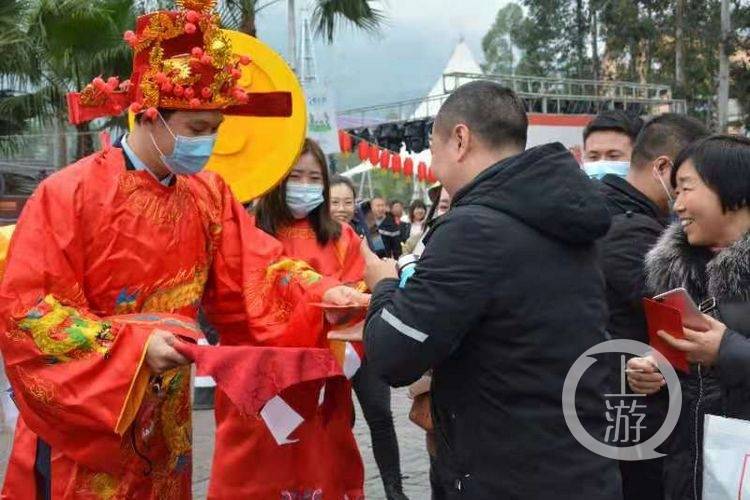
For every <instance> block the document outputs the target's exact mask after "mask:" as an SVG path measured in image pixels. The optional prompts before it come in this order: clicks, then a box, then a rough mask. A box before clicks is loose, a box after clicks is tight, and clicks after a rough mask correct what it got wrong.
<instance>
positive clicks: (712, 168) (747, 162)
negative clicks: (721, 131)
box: [670, 135, 750, 212]
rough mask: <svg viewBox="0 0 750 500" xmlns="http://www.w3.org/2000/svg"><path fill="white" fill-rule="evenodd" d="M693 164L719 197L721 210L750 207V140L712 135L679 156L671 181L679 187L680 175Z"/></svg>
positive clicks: (690, 146) (673, 185)
mask: <svg viewBox="0 0 750 500" xmlns="http://www.w3.org/2000/svg"><path fill="white" fill-rule="evenodd" d="M687 160H691V161H692V162H693V165H695V170H697V171H698V175H700V176H701V179H702V180H703V182H705V183H706V185H707V186H708V187H710V188H711V189H712V190H713V191H714V192H715V193H716V194H717V195H718V197H719V200H720V201H721V208H722V209H723V210H724V211H725V212H726V211H728V210H731V211H733V210H739V209H741V208H743V207H747V206H748V204H749V203H750V139H748V138H747V137H741V136H739V135H712V136H710V137H706V138H704V139H700V140H698V141H696V142H694V143H692V144H691V145H689V146H688V147H686V148H685V149H683V150H682V152H680V154H679V155H678V156H677V159H676V160H675V165H674V168H673V169H672V174H671V177H670V182H671V183H672V187H673V188H676V187H677V171H678V170H679V169H680V167H681V166H682V164H683V163H685V162H686V161H687Z"/></svg>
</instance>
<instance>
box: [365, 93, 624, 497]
mask: <svg viewBox="0 0 750 500" xmlns="http://www.w3.org/2000/svg"><path fill="white" fill-rule="evenodd" d="M527 128H528V119H527V116H526V111H525V106H524V103H523V101H522V100H521V99H520V98H519V97H518V96H517V95H516V94H515V93H514V92H513V91H511V90H510V89H507V88H505V87H502V86H501V85H499V84H497V83H494V82H489V81H478V82H472V83H468V84H465V85H463V86H461V87H459V88H458V89H456V90H455V91H454V92H453V93H452V94H451V95H450V96H449V97H448V99H447V100H446V101H445V103H444V104H443V106H442V108H441V109H440V111H439V113H438V116H437V118H436V120H435V126H434V132H433V136H432V145H431V150H432V158H433V163H432V166H433V169H434V171H435V173H436V175H437V177H438V180H439V181H440V182H441V183H442V185H443V186H444V187H445V189H446V190H447V191H448V193H450V194H451V195H452V196H453V204H452V207H451V210H450V211H449V212H448V213H447V214H446V215H444V216H443V217H442V218H441V219H440V220H439V221H438V222H437V223H436V224H435V226H434V227H433V229H432V231H430V233H429V234H428V238H426V242H425V245H426V248H425V251H424V253H423V254H422V257H421V259H420V260H419V261H418V262H417V263H416V265H415V268H414V272H413V273H412V274H411V277H410V278H409V279H402V280H399V279H398V276H397V272H396V269H394V266H393V265H392V262H388V261H382V260H380V259H378V258H377V257H376V256H375V255H374V254H373V253H372V252H370V251H369V250H368V249H367V247H366V246H365V245H363V252H365V261H366V266H367V268H366V271H365V279H366V281H367V283H368V286H370V287H371V289H372V290H374V292H373V296H372V302H371V304H370V308H369V311H368V316H367V321H366V325H365V331H364V339H365V346H366V354H367V356H368V363H370V364H371V366H372V367H373V369H374V370H375V371H376V372H377V373H378V374H379V375H380V376H382V377H383V378H385V379H386V380H387V381H388V382H389V383H390V384H391V385H392V386H404V385H408V384H411V383H413V382H415V381H416V380H417V379H419V378H420V377H421V376H422V375H423V374H424V373H425V372H427V371H428V370H429V369H432V373H433V379H432V391H431V394H432V418H433V420H434V425H435V431H436V434H437V436H438V445H437V455H436V471H435V479H436V482H437V483H439V484H440V485H441V486H442V489H444V490H445V492H446V495H445V496H446V497H447V498H472V499H495V498H534V499H542V500H544V499H557V498H586V499H596V500H604V499H607V500H609V499H612V500H614V499H619V498H621V484H620V479H619V471H618V468H617V463H616V462H615V461H613V460H609V459H606V458H603V457H601V456H599V455H597V454H595V453H593V452H591V451H589V450H588V449H586V448H585V447H584V446H582V445H581V444H580V443H579V442H578V441H577V440H576V439H575V437H574V436H573V435H572V434H571V432H570V431H569V430H568V428H567V425H566V423H565V418H564V415H563V409H562V399H561V395H562V389H563V382H564V380H565V377H566V374H567V373H568V370H569V369H570V367H571V366H572V365H573V363H574V362H575V360H576V359H577V358H578V357H579V356H580V355H581V354H582V353H583V352H585V351H586V350H587V349H589V348H591V347H593V346H595V345H597V344H599V343H600V342H602V341H603V340H604V339H605V336H604V326H605V321H606V302H605V291H604V284H603V281H602V279H601V269H600V267H599V265H598V259H597V253H596V246H595V242H596V240H598V239H599V238H601V237H602V236H604V235H605V234H606V232H607V230H608V229H609V225H610V215H609V213H608V211H607V207H606V204H605V200H604V198H603V197H602V196H601V195H600V194H599V193H598V191H597V189H596V186H595V184H594V183H593V182H592V181H591V180H590V179H588V178H587V177H586V176H585V175H584V174H583V173H582V172H581V169H580V167H579V165H578V163H577V162H576V161H575V159H574V158H573V157H572V156H571V155H570V153H569V152H568V151H567V150H566V149H565V147H564V146H563V145H561V144H559V143H554V144H548V145H544V146H539V147H535V148H532V149H529V150H527V151H524V149H525V146H526V137H527ZM573 312H574V313H573ZM607 374H608V369H607V367H606V366H605V365H604V364H595V365H593V366H592V367H591V368H589V370H588V371H587V375H588V376H587V377H586V378H584V379H582V380H581V381H580V383H579V385H578V390H577V398H576V406H577V409H578V414H579V416H580V417H581V419H582V420H585V421H586V422H587V423H588V425H589V427H590V430H591V432H592V433H593V434H594V435H595V436H597V438H598V439H600V440H601V439H603V438H604V434H605V429H606V426H607V422H606V418H605V414H604V412H603V411H602V408H604V407H605V401H604V394H605V391H606V385H605V383H606V378H607Z"/></svg>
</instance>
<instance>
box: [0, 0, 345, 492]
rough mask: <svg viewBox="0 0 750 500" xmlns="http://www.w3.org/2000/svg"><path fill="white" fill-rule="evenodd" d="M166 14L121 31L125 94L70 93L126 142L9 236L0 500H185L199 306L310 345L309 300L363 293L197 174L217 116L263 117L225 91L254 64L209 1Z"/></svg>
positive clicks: (236, 328) (102, 85) (214, 180)
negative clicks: (10, 401)
mask: <svg viewBox="0 0 750 500" xmlns="http://www.w3.org/2000/svg"><path fill="white" fill-rule="evenodd" d="M178 5H179V6H180V7H181V9H180V10H178V11H175V12H157V13H153V14H150V15H147V16H144V17H142V18H140V19H139V20H138V29H137V32H136V33H132V32H129V33H128V34H126V40H127V41H128V42H129V43H130V44H131V45H132V46H133V48H134V51H135V60H134V72H133V77H132V79H131V81H130V82H124V83H123V84H119V82H118V81H117V80H116V79H110V80H108V81H104V80H102V79H97V80H95V81H94V82H93V83H92V85H89V86H87V88H86V89H85V90H84V91H83V92H82V93H81V94H73V95H71V96H70V97H69V106H70V114H71V120H72V121H73V122H74V123H77V122H80V121H85V120H89V119H93V118H96V117H99V116H105V115H114V114H119V113H121V112H122V111H123V110H124V109H126V108H128V107H129V108H130V109H131V111H133V112H135V113H137V114H138V119H137V124H136V126H135V128H134V130H133V132H132V133H131V134H130V135H127V136H126V137H124V138H123V139H122V140H120V141H118V142H117V143H116V144H115V146H114V147H109V146H107V147H104V149H103V150H102V151H99V152H97V153H95V154H93V155H92V156H90V157H87V158H84V159H82V160H80V161H79V162H77V163H75V164H74V165H71V166H69V167H67V168H65V169H63V170H62V171H60V172H58V173H56V174H54V175H53V176H51V177H49V178H48V179H46V180H45V181H44V182H42V184H41V185H40V186H39V188H38V189H37V190H36V192H35V193H34V195H33V196H32V198H31V199H30V200H29V202H28V203H27V205H26V208H25V210H24V212H23V214H22V216H21V219H20V220H19V223H18V225H17V227H16V230H15V233H14V236H13V239H12V241H11V244H10V249H9V253H8V257H7V262H6V265H5V269H4V272H3V276H2V282H0V349H2V354H3V358H4V362H5V368H6V372H7V375H8V378H9V380H10V382H11V385H12V388H13V397H14V400H15V402H16V404H17V406H18V408H19V410H20V418H19V421H18V426H17V429H16V434H15V440H14V445H13V451H12V454H11V458H10V463H9V466H8V470H7V473H6V480H5V484H4V487H3V492H2V498H9V499H14V500H16V499H25V498H92V499H109V498H137V499H149V498H153V499H157V498H158V499H184V498H190V496H191V470H192V469H191V457H192V455H191V419H190V416H191V412H190V368H189V366H187V365H188V363H189V362H188V360H187V359H186V358H184V357H183V356H182V355H180V354H179V352H178V351H177V350H176V349H175V348H174V347H173V346H174V345H175V344H176V343H177V342H179V341H180V340H179V338H183V339H195V338H197V337H198V336H199V335H200V332H199V331H198V328H197V327H196V323H195V319H196V316H197V310H198V307H199V305H202V306H203V308H204V309H205V311H206V313H207V316H208V317H209V319H210V320H211V322H212V323H213V324H214V326H216V327H217V329H218V330H219V332H220V334H222V335H223V336H224V335H226V338H227V339H233V338H234V339H237V338H240V337H241V336H242V335H245V336H247V337H249V334H248V332H252V335H253V337H254V338H256V339H261V340H265V341H271V340H272V339H278V338H288V339H290V340H289V344H288V345H303V346H304V342H303V341H304V339H302V340H299V339H298V340H297V341H296V342H297V344H294V342H295V335H294V332H296V331H298V330H299V328H298V327H297V326H296V325H299V324H309V323H310V322H311V321H316V320H320V317H319V315H318V316H313V315H311V312H310V310H311V308H310V307H307V306H305V304H304V302H305V301H321V300H323V301H326V302H334V303H345V302H347V301H349V300H351V299H352V298H355V299H356V298H357V297H356V296H353V295H352V292H351V289H349V288H345V287H338V286H334V285H335V284H336V283H335V281H332V280H330V279H327V278H323V277H321V276H320V275H318V274H317V273H315V272H314V271H312V270H311V269H310V268H309V267H308V266H307V265H306V264H304V263H302V262H298V261H292V260H289V259H285V258H283V257H282V252H283V249H282V246H281V245H280V244H279V243H278V242H277V241H276V240H274V239H273V238H271V237H269V236H267V235H266V234H265V233H263V232H262V231H260V230H258V229H257V228H255V227H254V225H253V224H252V222H251V221H250V219H249V217H248V216H247V215H246V213H245V211H244V209H243V207H242V206H241V205H240V204H239V203H238V202H237V201H236V200H235V199H234V198H233V196H232V194H231V192H230V190H229V188H228V187H227V185H226V184H225V183H224V182H223V181H222V180H221V178H219V177H218V176H217V175H214V174H210V173H202V172H200V171H201V169H202V168H203V166H205V164H206V162H207V161H208V157H209V156H210V154H211V150H212V148H213V142H214V141H215V134H216V131H217V128H218V127H219V124H220V123H221V121H222V111H224V112H225V113H244V114H253V113H254V112H258V111H257V110H258V108H257V106H258V105H259V104H260V106H261V107H263V111H262V112H263V113H267V112H268V109H269V105H268V101H266V102H265V104H264V101H263V99H264V97H263V96H260V97H259V98H258V100H257V101H255V102H253V103H251V102H249V99H248V95H247V94H245V92H244V91H242V90H241V89H239V88H237V87H235V86H234V82H235V81H236V79H237V78H236V76H237V74H238V72H240V71H241V66H242V65H243V64H249V59H247V58H244V57H243V58H239V57H237V56H235V55H234V54H233V53H232V52H231V46H230V45H229V43H228V40H227V39H226V38H225V37H224V36H223V35H222V33H221V32H220V31H219V28H218V17H217V16H216V14H215V13H214V12H213V10H212V7H213V2H212V1H206V0H183V1H181V2H178ZM178 89H179V90H178ZM270 97H271V104H270V108H273V107H274V106H277V105H280V106H282V107H283V103H284V102H285V100H284V99H283V96H281V99H278V97H279V96H270ZM279 103H281V104H279ZM253 106H256V107H255V108H253ZM254 110H255V111H254ZM282 112H283V110H282ZM354 293H356V292H354ZM308 330H309V328H308ZM258 459H259V460H262V457H258Z"/></svg>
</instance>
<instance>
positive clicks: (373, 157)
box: [370, 144, 380, 167]
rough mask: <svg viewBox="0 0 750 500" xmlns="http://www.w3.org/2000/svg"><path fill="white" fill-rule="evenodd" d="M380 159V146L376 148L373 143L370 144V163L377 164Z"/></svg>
mask: <svg viewBox="0 0 750 500" xmlns="http://www.w3.org/2000/svg"><path fill="white" fill-rule="evenodd" d="M379 161H380V148H378V147H377V146H376V145H375V144H370V163H372V166H373V167H374V166H375V165H377V164H378V162H379Z"/></svg>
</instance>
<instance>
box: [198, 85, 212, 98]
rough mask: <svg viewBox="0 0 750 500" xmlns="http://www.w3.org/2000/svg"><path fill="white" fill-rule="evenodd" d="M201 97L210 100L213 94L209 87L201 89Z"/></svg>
mask: <svg viewBox="0 0 750 500" xmlns="http://www.w3.org/2000/svg"><path fill="white" fill-rule="evenodd" d="M201 95H202V96H203V98H204V99H210V98H211V95H213V92H211V89H210V88H209V87H203V89H202V90H201Z"/></svg>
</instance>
